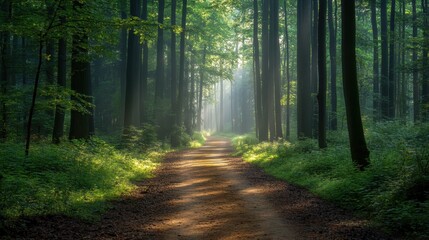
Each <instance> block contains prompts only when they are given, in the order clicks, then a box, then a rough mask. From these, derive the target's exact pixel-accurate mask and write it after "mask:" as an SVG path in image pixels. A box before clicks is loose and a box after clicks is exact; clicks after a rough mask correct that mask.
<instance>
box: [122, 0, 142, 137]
mask: <svg viewBox="0 0 429 240" xmlns="http://www.w3.org/2000/svg"><path fill="white" fill-rule="evenodd" d="M140 8H141V5H140V0H130V14H131V16H132V17H139V16H140ZM127 56H128V58H127V79H126V87H125V116H124V134H125V135H127V134H128V131H129V128H130V127H138V126H139V125H140V119H139V118H140V113H139V105H140V100H139V99H140V98H139V93H140V87H139V82H140V64H141V47H140V43H139V36H137V35H136V34H135V33H134V29H130V30H129V32H128V54H127Z"/></svg>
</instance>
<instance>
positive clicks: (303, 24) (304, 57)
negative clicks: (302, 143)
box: [297, 0, 313, 138]
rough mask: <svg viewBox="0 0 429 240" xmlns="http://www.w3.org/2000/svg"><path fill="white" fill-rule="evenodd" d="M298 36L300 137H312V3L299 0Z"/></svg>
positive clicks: (298, 120)
mask: <svg viewBox="0 0 429 240" xmlns="http://www.w3.org/2000/svg"><path fill="white" fill-rule="evenodd" d="M297 10H298V15H297V16H298V28H297V30H298V32H297V34H298V36H297V70H298V72H297V81H298V92H297V114H298V119H297V124H298V137H299V138H311V137H312V127H311V126H312V124H311V123H312V109H313V108H312V101H311V90H310V83H311V76H310V35H311V34H310V33H311V4H309V2H308V1H304V0H298V7H297Z"/></svg>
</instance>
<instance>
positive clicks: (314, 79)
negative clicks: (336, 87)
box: [311, 0, 319, 138]
mask: <svg viewBox="0 0 429 240" xmlns="http://www.w3.org/2000/svg"><path fill="white" fill-rule="evenodd" d="M311 7H312V11H313V19H312V20H313V21H312V23H313V26H312V33H311V96H312V97H311V99H312V102H313V103H312V106H313V117H312V132H313V137H314V138H317V136H318V134H317V131H318V116H317V115H318V109H317V108H318V104H317V98H316V97H315V96H317V84H318V78H319V76H318V74H319V71H318V62H317V61H318V49H317V44H318V27H317V21H318V19H319V16H318V15H319V11H318V0H312V4H311Z"/></svg>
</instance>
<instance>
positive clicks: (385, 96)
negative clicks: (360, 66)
mask: <svg viewBox="0 0 429 240" xmlns="http://www.w3.org/2000/svg"><path fill="white" fill-rule="evenodd" d="M380 16H381V19H380V21H381V79H380V93H381V99H380V101H381V118H382V119H383V120H386V119H387V118H388V117H389V60H388V35H387V0H381V5H380Z"/></svg>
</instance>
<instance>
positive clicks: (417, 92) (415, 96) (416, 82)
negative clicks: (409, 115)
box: [412, 0, 420, 123]
mask: <svg viewBox="0 0 429 240" xmlns="http://www.w3.org/2000/svg"><path fill="white" fill-rule="evenodd" d="M412 8H413V39H414V40H413V58H412V59H413V62H414V63H416V62H417V58H418V55H417V47H418V45H417V36H418V22H417V4H416V0H412ZM413 102H414V104H413V109H414V122H415V123H416V122H418V121H420V83H419V71H418V67H417V66H416V65H414V66H413Z"/></svg>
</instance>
